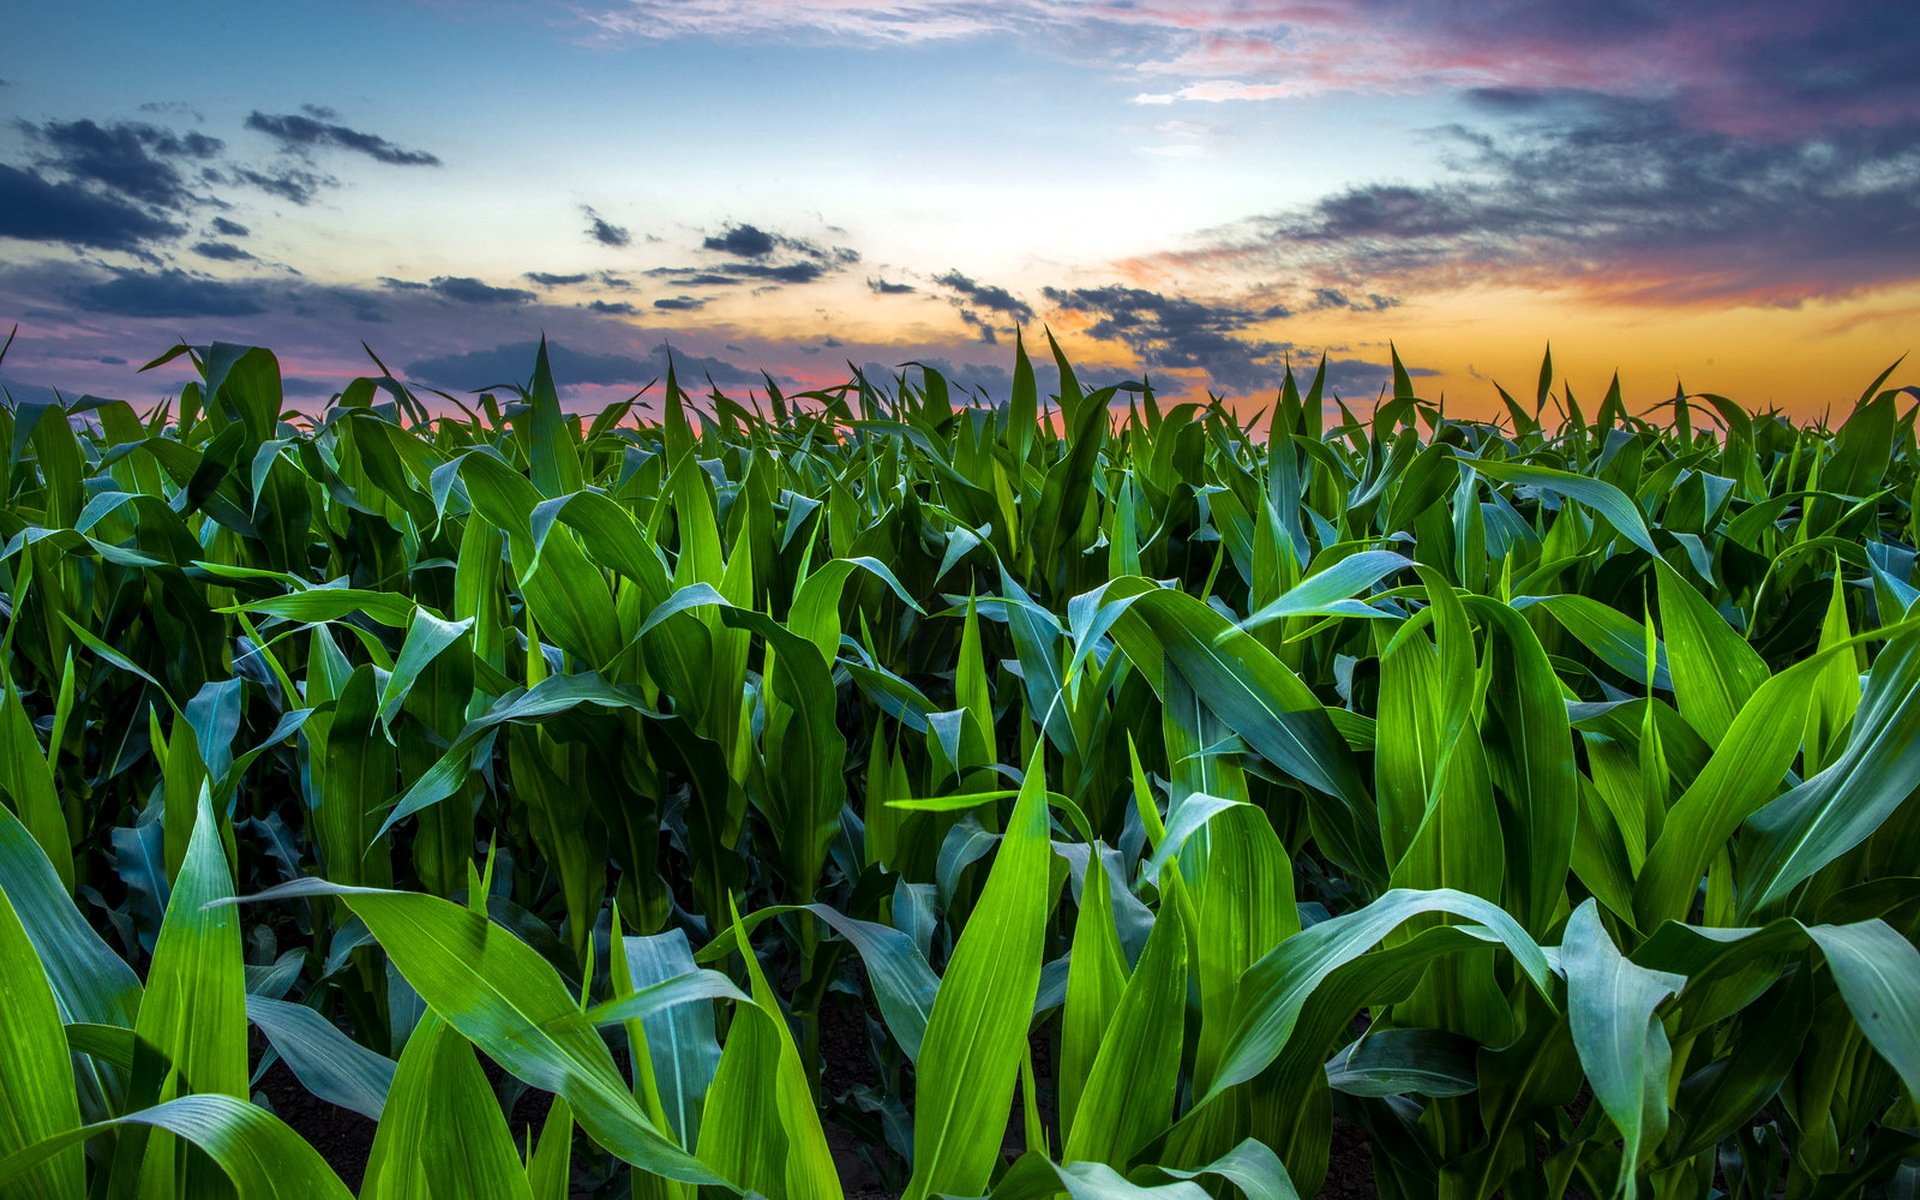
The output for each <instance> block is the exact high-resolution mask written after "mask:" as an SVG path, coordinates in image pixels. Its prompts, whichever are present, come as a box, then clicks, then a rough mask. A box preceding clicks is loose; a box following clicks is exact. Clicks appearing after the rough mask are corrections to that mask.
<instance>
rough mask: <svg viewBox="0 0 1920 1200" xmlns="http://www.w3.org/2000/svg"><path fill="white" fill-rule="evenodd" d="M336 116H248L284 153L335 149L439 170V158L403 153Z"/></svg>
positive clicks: (327, 112) (328, 112) (313, 111)
mask: <svg viewBox="0 0 1920 1200" xmlns="http://www.w3.org/2000/svg"><path fill="white" fill-rule="evenodd" d="M335 115H336V114H335V113H334V112H333V110H332V109H328V108H309V109H308V110H307V112H306V113H304V114H302V113H283V114H280V115H277V116H276V115H272V114H269V113H263V112H261V111H259V110H258V109H255V110H254V111H253V112H252V113H250V114H248V116H247V121H246V126H247V128H248V129H251V130H254V131H256V132H259V133H264V134H266V135H267V136H268V137H270V138H272V139H274V140H275V141H276V142H278V143H280V146H281V148H282V149H283V150H287V151H291V152H294V153H300V154H305V153H308V152H311V151H313V150H317V149H321V148H325V147H333V148H337V149H341V150H351V151H353V152H355V153H357V154H364V155H366V156H367V157H368V158H371V159H373V160H374V161H375V162H382V163H386V164H387V165H388V166H393V167H437V166H440V165H441V164H440V159H439V157H438V156H436V155H433V154H429V153H427V152H426V151H424V150H403V149H401V148H400V147H399V146H396V145H394V144H393V143H392V142H390V141H388V140H387V139H386V138H383V137H381V136H379V135H378V134H373V133H367V132H366V131H364V130H360V129H352V128H349V127H348V126H345V125H340V124H336V123H334V122H332V121H331V120H329V119H328V118H331V117H333V116H335Z"/></svg>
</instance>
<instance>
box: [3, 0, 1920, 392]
mask: <svg viewBox="0 0 1920 1200" xmlns="http://www.w3.org/2000/svg"><path fill="white" fill-rule="evenodd" d="M5 21H6V28H7V29H8V31H9V37H8V39H7V47H6V48H4V49H0V80H4V81H5V84H4V86H0V114H4V116H5V121H4V123H0V322H4V323H5V324H7V325H11V324H12V323H13V322H15V321H18V323H19V324H20V335H19V338H18V340H17V341H16V343H15V346H14V348H13V349H12V350H11V351H10V352H9V354H8V357H7V359H6V361H5V363H4V365H0V379H4V380H5V381H6V382H7V383H8V384H9V386H11V387H13V388H14V389H16V390H20V389H24V388H27V387H38V386H47V385H56V386H59V387H61V388H63V389H68V390H74V391H94V392H99V393H103V394H113V395H126V396H131V397H135V398H152V397H157V396H159V395H163V394H165V393H166V392H167V391H169V390H171V389H172V388H176V387H177V386H178V384H179V382H180V376H179V374H178V373H177V372H174V373H171V374H169V373H165V372H156V373H153V374H151V375H146V376H140V375H136V374H134V373H133V371H132V364H134V363H137V362H139V361H144V360H145V359H146V358H148V357H151V356H152V355H154V354H157V353H158V352H159V351H161V350H163V349H165V348H166V346H168V345H171V344H172V343H173V341H174V340H176V339H177V338H186V339H188V340H190V341H195V342H204V341H209V340H213V339H215V338H219V339H222V340H239V341H247V342H255V343H261V344H267V345H270V346H273V347H274V348H275V349H276V350H277V351H279V352H280V353H281V357H282V360H283V364H284V366H285V370H286V372H287V374H288V375H289V376H290V377H291V379H292V380H293V382H292V383H291V384H290V385H289V390H290V392H292V393H293V394H294V395H295V396H296V397H299V398H304V399H308V400H312V399H316V398H317V399H324V397H325V395H326V394H327V393H328V392H329V391H331V390H333V389H335V388H337V387H338V386H339V385H340V383H341V382H343V381H344V380H345V379H347V378H350V377H351V376H352V375H354V374H358V373H360V372H361V371H362V370H364V369H365V365H366V364H365V360H364V357H363V356H362V354H361V351H360V348H359V347H360V343H361V341H363V340H364V341H366V342H368V343H369V344H370V345H372V346H373V347H374V348H375V349H376V350H377V351H378V352H379V353H380V354H381V355H382V357H383V358H385V359H386V360H387V361H388V362H389V363H391V364H393V365H395V366H397V367H404V368H408V369H410V370H411V371H412V373H413V374H414V375H415V376H416V377H417V378H419V379H421V380H422V381H423V382H428V383H432V384H435V385H438V386H443V387H448V388H467V387H477V386H481V385H483V384H486V383H496V382H499V381H500V377H499V376H497V375H496V376H494V377H488V378H482V377H480V376H481V375H482V374H483V373H484V372H486V371H498V370H506V371H510V372H511V373H512V374H513V375H521V374H524V372H525V370H526V366H525V365H521V366H519V367H514V366H512V362H513V361H514V359H513V356H514V355H515V354H517V353H520V352H521V351H522V350H523V348H524V346H525V344H526V343H528V342H530V341H532V340H533V339H534V338H536V337H537V336H539V334H540V333H542V332H545V333H546V334H547V335H548V336H550V337H551V338H553V339H554V340H555V341H556V342H558V343H560V344H561V345H562V346H564V347H566V348H567V349H568V351H570V352H571V354H572V356H573V362H574V365H575V367H576V371H575V378H576V381H577V382H578V383H579V385H580V387H579V389H577V392H576V394H578V395H580V396H581V397H582V398H584V399H595V398H598V397H599V396H600V395H601V393H603V392H604V393H607V394H611V393H614V392H617V391H619V390H620V389H621V388H623V387H624V388H628V389H631V388H637V387H639V386H640V385H642V384H644V383H646V382H648V380H649V379H650V378H651V375H650V374H647V372H650V371H651V370H653V368H654V367H655V366H656V365H657V363H658V362H659V361H660V360H661V358H662V354H661V351H660V347H661V346H662V345H663V344H670V345H671V346H672V347H673V349H674V352H675V353H676V355H678V356H682V357H685V358H688V359H690V360H697V361H700V362H702V363H704V364H706V365H707V368H708V369H709V370H710V371H712V372H713V373H714V377H715V382H716V383H721V384H723V385H724V386H727V387H729V388H742V389H744V388H746V387H747V386H749V385H750V384H752V383H753V382H754V381H757V380H758V378H759V372H760V371H761V370H766V371H768V372H770V373H772V374H773V375H774V376H775V377H776V378H778V379H780V380H782V381H783V382H787V383H793V384H823V383H830V382H834V381H837V380H841V379H844V378H845V377H846V376H847V374H848V371H849V364H850V363H852V364H865V363H871V362H879V363H884V364H893V363H897V362H901V361H903V360H905V359H909V358H912V359H920V360H937V361H942V362H946V363H949V364H952V365H953V366H954V368H955V369H956V371H958V372H960V373H961V374H962V376H963V377H964V378H966V379H968V380H969V381H972V382H975V383H977V384H979V385H980V386H982V387H985V388H986V389H987V390H988V391H989V393H992V392H993V391H994V390H995V388H996V387H998V386H1002V385H1003V383H1004V379H1005V376H1006V367H1007V365H1008V363H1009V361H1010V346H1009V342H1010V340H1011V334H1012V332H1013V330H1014V329H1015V328H1016V327H1019V328H1023V329H1025V330H1026V331H1027V332H1028V334H1029V335H1030V336H1036V335H1038V333H1039V331H1040V327H1041V326H1042V325H1045V326H1047V327H1050V328H1051V329H1053V330H1054V331H1055V332H1056V333H1057V334H1059V335H1060V336H1061V337H1062V338H1063V339H1064V340H1065V341H1066V344H1067V346H1068V348H1069V351H1070V352H1071V353H1072V354H1073V356H1074V357H1075V359H1076V360H1077V361H1084V362H1087V363H1088V364H1090V365H1091V366H1093V367H1095V368H1096V369H1099V370H1103V371H1108V372H1111V373H1114V374H1121V373H1130V374H1136V375H1137V374H1138V373H1140V372H1146V373H1148V374H1149V375H1151V376H1152V377H1154V378H1155V379H1156V380H1157V381H1159V382H1160V383H1161V384H1162V386H1164V387H1167V388H1170V389H1172V390H1181V389H1186V390H1189V391H1193V392H1198V391H1199V390H1201V389H1207V388H1211V389H1212V390H1214V391H1217V392H1221V393H1223V394H1228V395H1233V396H1244V397H1251V398H1258V397H1260V396H1262V395H1265V394H1268V393H1270V391H1271V389H1272V387H1273V386H1274V384H1275V382H1276V381H1277V380H1276V377H1277V372H1278V370H1279V367H1280V365H1281V364H1282V363H1284V362H1286V361H1289V360H1293V361H1298V360H1299V359H1300V358H1301V357H1313V358H1317V357H1318V355H1319V354H1321V353H1322V352H1326V353H1327V354H1329V355H1330V357H1331V358H1332V360H1333V361H1334V363H1335V366H1336V372H1335V376H1334V378H1335V379H1336V381H1337V382H1338V383H1339V385H1340V386H1341V388H1342V390H1343V392H1344V393H1345V394H1347V395H1350V396H1355V397H1359V398H1366V397H1370V396H1371V395H1372V394H1373V390H1374V389H1375V388H1377V386H1378V385H1379V382H1380V381H1381V379H1382V378H1383V377H1384V372H1383V364H1384V363H1385V361H1386V344H1387V342H1388V341H1389V339H1391V340H1393V341H1394V342H1395V343H1397V344H1398V345H1399V346H1400V348H1401V349H1402V351H1403V353H1404V354H1405V356H1406V357H1407V358H1408V360H1409V361H1410V362H1413V363H1416V364H1419V365H1422V366H1423V367H1425V368H1426V369H1427V370H1428V371H1430V372H1431V374H1428V375H1425V376H1423V377H1422V378H1423V384H1422V386H1423V388H1427V389H1429V390H1432V391H1434V392H1435V393H1439V392H1446V393H1447V394H1448V396H1449V397H1450V402H1455V403H1458V404H1460V405H1462V406H1463V407H1471V406H1473V405H1475V404H1483V403H1485V402H1487V401H1490V400H1491V399H1492V396H1493V393H1492V389H1491V387H1490V386H1488V383H1487V378H1488V377H1489V376H1491V377H1494V378H1499V379H1503V380H1506V381H1509V382H1510V383H1513V382H1516V381H1522V380H1525V379H1527V378H1529V377H1530V374H1531V372H1532V370H1533V369H1534V367H1535V364H1537V361H1538V355H1539V352H1540V348H1541V346H1542V344H1543V343H1545V342H1546V341H1547V340H1549V339H1551V340H1552V341H1553V342H1554V344H1555V346H1556V359H1557V360H1558V361H1561V362H1562V363H1565V364H1568V365H1569V366H1570V367H1571V368H1572V369H1573V371H1574V372H1575V378H1576V380H1577V381H1578V383H1579V386H1581V387H1584V388H1593V387H1603V386H1604V384H1605V379H1606V376H1607V374H1608V373H1609V372H1611V371H1612V370H1613V369H1614V368H1615V367H1619V368H1621V370H1622V373H1623V377H1624V378H1625V380H1626V382H1627V384H1628V389H1629V394H1630V395H1633V394H1635V393H1636V392H1637V393H1638V394H1640V395H1641V396H1642V397H1643V398H1644V399H1645V401H1646V402H1648V403H1651V402H1653V401H1654V400H1657V399H1659V398H1661V397H1663V396H1665V395H1670V394H1671V392H1672V388H1673V384H1674V380H1675V379H1676V378H1679V379H1681V380H1682V381H1683V382H1684V383H1685V384H1686V385H1687V386H1689V387H1691V388H1696V389H1700V390H1715V391H1723V392H1727V393H1730V394H1734V395H1736V396H1738V397H1740V398H1742V399H1745V400H1747V401H1748V402H1750V403H1754V404H1756V405H1764V404H1768V403H1780V404H1786V405H1789V406H1792V407H1795V408H1798V409H1801V410H1809V409H1813V408H1817V407H1819V406H1821V405H1824V404H1825V403H1827V402H1829V401H1834V400H1838V399H1840V398H1843V397H1845V396H1846V395H1847V394H1849V391H1850V390H1851V391H1853V392H1857V390H1858V388H1859V386H1861V385H1862V384H1863V383H1864V382H1866V381H1867V380H1869V379H1871V378H1872V376H1873V375H1874V374H1876V373H1877V372H1878V370H1879V368H1880V367H1882V366H1884V365H1885V363H1886V362H1888V361H1891V359H1892V358H1893V357H1895V356H1897V355H1898V354H1900V353H1902V352H1904V351H1905V350H1906V349H1908V347H1909V345H1910V343H1911V331H1912V329H1913V328H1914V327H1915V322H1914V317H1915V316H1916V315H1920V202H1917V201H1916V199H1915V197H1916V196H1917V195H1920V84H1916V82H1915V79H1914V73H1913V72H1912V70H1911V62H1912V61H1913V58H1914V54H1915V52H1916V51H1920V10H1916V9H1915V8H1914V6H1912V5H1911V4H1902V5H1896V4H1880V3H1861V2H1858V0H1855V2H1852V3H1846V4H1840V5H1832V6H1823V7H1821V8H1820V9H1818V10H1814V9H1810V8H1809V7H1808V6H1803V5H1796V4H1789V3H1786V2H1785V0H1755V2H1754V3H1747V4H1732V3H1705V4H1699V5H1692V6H1687V7H1685V8H1672V7H1671V6H1654V5H1634V4H1622V5H1609V6H1605V7H1603V8H1602V7H1595V6H1592V5H1583V4H1572V3H1535V4H1522V3H1510V2H1502V3H1490V4H1487V5H1481V6H1473V7H1466V6H1451V5H1449V6H1434V5H1422V4H1415V3H1410V2H1403V0H1358V2H1356V3H1352V4H1344V5H1343V4H1325V3H1321V4H1305V3H1295V2H1292V0H1238V2H1234V3H1216V4H1180V3H1169V2H1162V0H1130V2H1127V3H1118V4H1094V3H1078V2H1071V0H1019V2H1017V3H1004V4H978V3H953V2H947V0H894V2H892V3H889V4H885V5H872V4H863V3H860V2H858V0H800V2H798V3H785V4H773V3H762V2H760V0H676V2H673V3H626V2H620V0H597V3H592V2H589V3H566V4H545V3H531V2H529V3H483V4H453V3H419V2H416V0H394V2H392V3H388V4H381V5H374V4H360V3H335V4H326V5H320V4H292V3H285V4H269V5H258V4H238V3H183V4H167V5H129V4H100V3H92V2H87V0H81V2H77V3H68V4H62V5H57V6H53V5H43V4H24V3H17V2H16V3H12V4H9V5H8V6H7V11H6V13H5ZM1789 346H1790V347H1791V351H1790V352H1783V350H1782V348H1783V347H1789ZM112 360H124V361H112ZM561 373H562V376H563V378H562V382H563V384H565V383H566V379H565V376H566V373H567V372H566V370H565V367H564V365H563V366H562V372H561ZM588 376H591V377H592V378H587V377H588Z"/></svg>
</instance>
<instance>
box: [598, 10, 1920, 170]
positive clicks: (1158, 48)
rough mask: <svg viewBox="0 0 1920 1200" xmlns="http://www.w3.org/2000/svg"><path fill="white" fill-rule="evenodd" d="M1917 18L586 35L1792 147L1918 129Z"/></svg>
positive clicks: (1846, 15) (1452, 18)
mask: <svg viewBox="0 0 1920 1200" xmlns="http://www.w3.org/2000/svg"><path fill="white" fill-rule="evenodd" d="M1917 13H1920V8H1915V7H1914V6H1912V5H1910V4H1908V5H1898V4H1884V3H1879V2H1877V0H1827V2H1825V3H1820V4H1809V3H1804V2H1803V0H1695V2H1693V3H1688V4H1673V5H1662V6H1658V7H1654V8H1651V9H1637V10H1636V11H1633V12H1627V11H1625V10H1624V9H1622V8H1621V7H1619V6H1613V5H1604V4H1594V3H1591V2H1590V0H1546V2H1542V0H1481V2H1479V3H1474V4H1455V3H1445V4H1443V3H1436V2H1433V0H1351V2H1349V3H1341V4H1330V3H1315V2H1310V0H1201V2H1191V0H1129V2H1126V3H1112V2H1106V0H1094V2H1090V0H1003V2H1000V3H987V2H985V0H628V2H627V3H622V4H617V5H614V6H612V7H605V8H602V9H601V10H599V11H597V12H593V13H591V14H589V18H588V19H589V20H590V21H591V22H592V23H593V24H594V26H595V27H596V28H597V29H598V30H599V31H600V32H601V33H602V34H604V35H605V36H608V37H628V36H639V37H648V38H673V37H684V36H706V37H737V36H790V35H797V34H798V35H804V34H809V33H811V34H815V35H819V36H825V37H830V38H834V39H843V40H849V41H854V42H870V43H896V44H897V43H913V42H928V41H939V40H951V39H957V38H966V37H972V36H977V35H982V34H988V33H996V32H1006V31H1018V32H1021V33H1022V34H1031V35H1037V36H1038V37H1039V38H1041V39H1044V40H1049V41H1052V42H1054V43H1056V44H1062V45H1074V46H1084V45H1086V44H1088V43H1089V42H1094V43H1105V44H1107V45H1108V46H1110V47H1112V48H1114V49H1116V50H1118V51H1120V52H1122V53H1123V54H1125V56H1126V57H1127V58H1129V59H1130V60H1131V61H1133V62H1135V63H1136V64H1137V67H1136V70H1137V72H1138V74H1139V75H1140V76H1141V77H1142V79H1143V81H1151V83H1152V86H1149V87H1147V88H1145V89H1143V91H1142V92H1141V99H1142V101H1143V102H1147V103H1156V102H1165V100H1166V98H1167V97H1174V98H1176V99H1181V100H1190V101H1210V102H1221V101H1229V100H1239V101H1260V100H1275V99H1289V98H1296V97H1301V96H1311V95H1317V94H1323V93H1330V92H1347V93H1354V92H1358V93H1387V94H1396V95H1404V94H1415V93H1433V92H1445V91H1456V90H1459V89H1463V88H1554V89H1569V88H1571V89H1583V90H1589V91H1596V92H1601V93H1604V94H1609V95H1616V96H1629V97H1641V98H1662V99H1669V100H1671V101H1672V102H1673V103H1674V105H1675V107H1676V110H1677V111H1680V112H1682V113H1683V114H1685V116H1686V117H1687V119H1688V120H1689V121H1690V122H1692V123H1694V124H1695V125H1697V126H1698V127H1700V128H1707V129H1714V130H1718V131H1721V132H1727V133H1736V134H1741V135H1744V136H1771V137H1798V136H1805V135H1807V134H1808V133H1810V132H1812V131H1815V130H1819V129H1822V128H1830V127H1833V126H1835V125H1837V124H1849V125H1860V124H1866V125H1870V126H1876V127H1878V126H1887V125H1892V124H1896V123H1899V122H1904V121H1909V120H1915V119H1920V87H1916V86H1915V85H1914V83H1913V78H1914V74H1913V71H1912V68H1911V60H1912V57H1913V53H1914V47H1915V45H1916V42H1920V16H1916V15H1915V14H1917Z"/></svg>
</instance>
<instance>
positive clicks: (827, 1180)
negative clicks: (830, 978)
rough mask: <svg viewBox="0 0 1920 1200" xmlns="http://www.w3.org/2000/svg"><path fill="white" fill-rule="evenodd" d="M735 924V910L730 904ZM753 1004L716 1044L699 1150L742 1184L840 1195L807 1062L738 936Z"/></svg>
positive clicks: (800, 1198)
mask: <svg viewBox="0 0 1920 1200" xmlns="http://www.w3.org/2000/svg"><path fill="white" fill-rule="evenodd" d="M731 915H732V917H733V924H734V927H735V928H736V929H737V928H738V927H739V925H740V912H739V910H738V909H737V908H735V909H733V910H732V913H731ZM738 944H739V948H740V951H741V955H740V956H741V959H742V961H744V962H745V963H746V968H747V978H748V981H749V982H750V983H751V984H752V987H753V1001H754V1002H753V1004H752V1005H749V1006H744V1007H742V1008H740V1009H738V1010H736V1011H737V1013H738V1014H739V1015H738V1016H737V1017H736V1019H735V1022H734V1025H733V1029H732V1031H731V1034H730V1036H729V1037H728V1039H727V1046H726V1048H725V1049H724V1050H722V1051H721V1052H720V1068H719V1070H718V1071H717V1072H716V1073H715V1075H714V1078H713V1086H712V1088H711V1089H709V1091H708V1092H707V1109H706V1112H705V1113H704V1114H703V1115H702V1118H701V1122H700V1158H701V1159H702V1161H704V1162H706V1163H707V1164H708V1165H709V1166H711V1167H713V1168H714V1170H716V1171H718V1172H720V1173H722V1174H724V1175H726V1176H728V1177H730V1178H733V1179H737V1180H738V1181H739V1182H740V1184H741V1186H742V1187H745V1188H748V1189H751V1190H754V1191H758V1192H762V1193H765V1194H768V1195H781V1196H790V1197H793V1198H794V1200H813V1198H822V1200H839V1197H840V1196H841V1194H842V1193H841V1190H840V1177H839V1175H838V1173H837V1172H836V1171H835V1169H834V1165H833V1156H832V1155H831V1154H830V1153H828V1151H827V1140H826V1135H825V1133H823V1132H822V1130H821V1128H820V1114H819V1113H818V1112H817V1111H816V1110H815V1109H814V1105H813V1095H812V1092H811V1090H810V1088H809V1087H808V1084H807V1076H806V1067H805V1066H804V1065H803V1064H802V1063H801V1061H800V1052H799V1051H798V1050H797V1049H796V1048H795V1047H794V1044H793V1035H792V1034H791V1033H790V1032H788V1030H787V1017H786V1014H785V1013H784V1012H783V1011H781V1008H780V1003H779V1001H778V1000H777V999H776V998H775V997H774V994H773V989H772V988H770V987H768V986H767V980H766V976H765V974H764V973H763V972H762V971H761V970H760V962H759V960H758V959H757V958H756V957H754V954H753V948H752V946H751V945H749V944H748V943H746V942H745V941H744V940H742V941H740V942H739V943H738Z"/></svg>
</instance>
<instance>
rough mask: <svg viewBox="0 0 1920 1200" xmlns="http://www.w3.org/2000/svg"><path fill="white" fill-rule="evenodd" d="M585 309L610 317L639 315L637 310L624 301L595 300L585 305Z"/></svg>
mask: <svg viewBox="0 0 1920 1200" xmlns="http://www.w3.org/2000/svg"><path fill="white" fill-rule="evenodd" d="M587 309H588V311H590V312H597V313H601V314H604V315H606V316H610V317H632V316H638V315H639V313H640V310H639V309H637V308H635V307H634V306H633V305H631V304H629V303H627V302H626V301H625V300H595V301H592V302H591V303H589V304H588V305H587Z"/></svg>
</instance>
